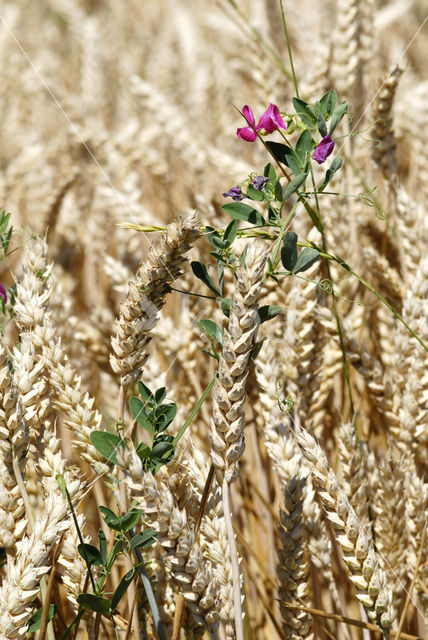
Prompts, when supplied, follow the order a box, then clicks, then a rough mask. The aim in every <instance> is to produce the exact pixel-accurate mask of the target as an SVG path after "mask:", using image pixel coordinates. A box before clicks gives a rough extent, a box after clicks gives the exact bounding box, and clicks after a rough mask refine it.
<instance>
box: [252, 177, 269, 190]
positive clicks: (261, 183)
mask: <svg viewBox="0 0 428 640" xmlns="http://www.w3.org/2000/svg"><path fill="white" fill-rule="evenodd" d="M268 182H269V178H265V177H264V176H256V177H255V178H253V179H252V183H253V187H254V189H257V191H262V189H264V188H265V186H266V185H267V183H268Z"/></svg>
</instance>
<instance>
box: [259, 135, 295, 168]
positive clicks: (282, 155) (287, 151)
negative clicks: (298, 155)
mask: <svg viewBox="0 0 428 640" xmlns="http://www.w3.org/2000/svg"><path fill="white" fill-rule="evenodd" d="M266 145H267V147H268V149H269V151H270V152H271V153H272V155H273V156H274V158H275V159H276V160H278V162H282V164H285V165H286V166H287V167H288V166H289V164H288V160H287V158H288V156H292V155H293V153H292V151H291V148H290V147H288V146H287V145H286V144H282V143H281V142H272V141H271V140H268V141H267V142H266ZM271 166H272V165H271ZM265 170H266V168H265Z"/></svg>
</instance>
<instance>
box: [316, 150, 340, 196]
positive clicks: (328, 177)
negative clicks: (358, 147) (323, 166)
mask: <svg viewBox="0 0 428 640" xmlns="http://www.w3.org/2000/svg"><path fill="white" fill-rule="evenodd" d="M341 166H342V158H339V157H337V158H334V160H333V162H332V163H331V165H330V168H329V169H327V171H326V173H325V177H324V180H323V181H322V184H320V186H319V187H318V191H324V189H325V188H326V186H327V185H328V183H329V182H330V180H331V179H332V178H333V176H334V174H335V173H336V171H338V170H339V169H340V167H341Z"/></svg>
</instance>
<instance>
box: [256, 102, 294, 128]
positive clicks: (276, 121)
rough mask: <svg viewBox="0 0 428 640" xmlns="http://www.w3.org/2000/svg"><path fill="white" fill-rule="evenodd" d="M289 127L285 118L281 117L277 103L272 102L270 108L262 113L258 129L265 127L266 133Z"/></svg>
mask: <svg viewBox="0 0 428 640" xmlns="http://www.w3.org/2000/svg"><path fill="white" fill-rule="evenodd" d="M280 127H281V128H282V129H287V126H286V124H285V122H284V120H283V119H282V117H281V114H280V112H279V109H278V107H277V106H276V104H272V102H271V103H270V105H269V106H268V108H267V109H266V111H265V112H264V113H262V115H261V117H260V120H259V123H258V125H257V131H260V130H261V129H264V130H265V131H266V133H272V132H273V131H276V130H277V129H279V128H280Z"/></svg>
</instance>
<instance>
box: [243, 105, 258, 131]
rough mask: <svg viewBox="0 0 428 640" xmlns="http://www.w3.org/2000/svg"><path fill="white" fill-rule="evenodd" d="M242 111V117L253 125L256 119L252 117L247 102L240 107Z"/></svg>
mask: <svg viewBox="0 0 428 640" xmlns="http://www.w3.org/2000/svg"><path fill="white" fill-rule="evenodd" d="M242 113H243V116H244V118H245V119H246V121H247V122H248V124H252V125H253V126H254V125H255V124H256V119H255V118H254V113H253V111H252V109H251V107H249V106H248V104H246V105H245V106H244V107H242Z"/></svg>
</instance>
